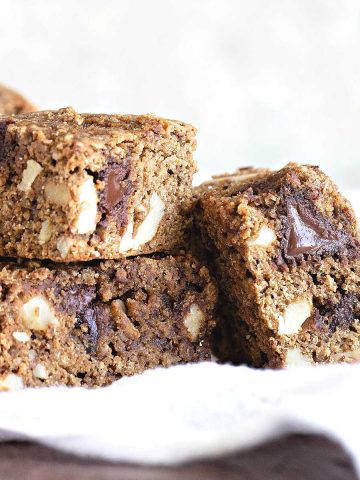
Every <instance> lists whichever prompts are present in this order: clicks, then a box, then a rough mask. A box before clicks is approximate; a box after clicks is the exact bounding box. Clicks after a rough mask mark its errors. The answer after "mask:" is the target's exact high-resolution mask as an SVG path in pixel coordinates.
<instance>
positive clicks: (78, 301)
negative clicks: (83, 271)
mask: <svg viewBox="0 0 360 480" xmlns="http://www.w3.org/2000/svg"><path fill="white" fill-rule="evenodd" d="M57 293H59V292H57ZM95 299H96V288H95V286H92V285H72V286H71V287H70V288H69V289H68V290H66V292H65V295H64V296H63V298H62V300H61V303H60V305H61V308H62V310H63V311H64V312H65V313H68V314H70V315H76V316H77V317H80V316H81V315H82V313H83V312H84V310H85V309H86V308H87V307H88V305H90V304H91V303H92V302H93V301H94V300H95Z"/></svg>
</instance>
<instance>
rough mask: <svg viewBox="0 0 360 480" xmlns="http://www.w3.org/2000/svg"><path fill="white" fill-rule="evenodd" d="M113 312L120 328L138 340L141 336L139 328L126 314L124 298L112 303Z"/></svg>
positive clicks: (128, 335) (129, 336)
mask: <svg viewBox="0 0 360 480" xmlns="http://www.w3.org/2000/svg"><path fill="white" fill-rule="evenodd" d="M110 310H111V314H112V316H113V318H114V320H115V322H116V324H117V325H118V327H119V329H120V330H121V331H122V332H123V333H124V334H125V335H126V336H127V337H128V338H130V339H133V340H137V339H138V338H140V332H139V330H138V329H137V328H136V327H135V326H134V324H133V323H132V322H131V320H130V318H129V317H128V316H127V315H126V306H125V303H124V302H123V301H122V300H114V301H112V302H111V305H110Z"/></svg>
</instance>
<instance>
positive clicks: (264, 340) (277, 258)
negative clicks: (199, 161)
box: [195, 164, 360, 367]
mask: <svg viewBox="0 0 360 480" xmlns="http://www.w3.org/2000/svg"><path fill="white" fill-rule="evenodd" d="M196 194H197V197H198V200H197V204H196V209H195V214H196V219H197V228H198V229H199V230H200V232H201V235H202V239H203V242H204V243H205V245H206V246H207V249H208V250H209V252H210V256H211V258H212V259H213V265H214V269H215V271H216V275H217V277H218V281H219V286H220V288H221V290H222V307H221V311H222V314H223V316H224V318H223V320H222V321H221V322H220V323H219V330H218V332H217V336H216V338H217V344H216V347H217V354H218V356H219V357H220V358H222V359H224V360H232V361H234V362H236V363H241V362H247V363H250V364H252V365H254V366H258V367H262V366H269V367H284V366H290V365H294V364H314V363H322V362H341V361H354V360H360V260H359V258H360V257H359V254H360V249H359V235H358V230H357V224H356V219H355V216H354V212H353V210H352V208H351V206H350V204H349V203H348V201H347V200H345V199H344V198H343V197H342V196H341V194H340V193H339V192H338V190H337V188H336V186H335V185H334V183H333V182H332V181H331V180H330V179H329V178H328V177H327V176H326V175H325V174H324V173H323V172H322V171H321V170H320V169H319V168H317V167H315V166H309V165H297V164H289V165H287V166H286V167H285V168H283V169H281V170H279V171H275V172H272V171H269V170H265V169H262V170H260V169H259V170H258V169H251V168H247V169H240V170H239V171H237V172H236V173H235V174H233V175H225V176H222V177H218V178H215V179H214V180H213V181H212V182H209V183H207V184H204V185H202V186H201V187H199V188H198V189H197V192H196Z"/></svg>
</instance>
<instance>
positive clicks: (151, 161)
mask: <svg viewBox="0 0 360 480" xmlns="http://www.w3.org/2000/svg"><path fill="white" fill-rule="evenodd" d="M195 133H196V132H195V129H194V128H193V127H192V126H190V125H187V124H185V123H182V122H177V121H170V120H164V119H160V118H156V117H154V116H148V115H145V116H125V115H90V114H78V113H76V112H75V111H74V110H72V109H71V108H66V109H61V110H59V111H47V112H34V113H24V114H18V115H12V116H0V185H1V187H0V199H1V210H0V224H1V232H0V255H1V256H2V257H3V258H4V257H6V258H7V260H2V261H1V262H2V265H1V270H0V295H1V299H0V325H1V330H0V346H1V350H0V378H1V383H0V385H1V388H2V389H5V390H8V389H10V390H11V389H17V388H21V387H23V386H39V385H44V384H45V385H52V384H67V385H88V386H98V385H104V384H108V383H110V382H111V381H113V380H115V379H117V378H119V377H121V376H123V375H132V374H135V373H139V372H141V371H143V370H144V369H147V368H151V367H155V366H157V365H163V366H169V365H172V364H176V363H180V362H195V361H199V360H206V359H209V357H210V335H211V331H212V329H213V327H214V324H215V305H216V297H217V293H216V287H215V285H214V283H213V282H212V280H211V278H210V275H209V272H208V270H207V268H206V267H205V266H203V265H202V264H201V263H199V261H198V260H196V259H195V258H194V257H193V256H191V255H190V254H189V253H185V250H184V249H183V247H184V236H185V231H186V229H187V228H188V227H189V223H190V221H191V220H190V207H191V196H192V192H191V184H192V176H193V173H194V172H195V170H196V164H195V162H194V160H193V156H192V154H193V150H194V148H195ZM9 258H11V259H12V260H9Z"/></svg>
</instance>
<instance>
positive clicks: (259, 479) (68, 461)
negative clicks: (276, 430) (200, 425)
mask: <svg viewBox="0 0 360 480" xmlns="http://www.w3.org/2000/svg"><path fill="white" fill-rule="evenodd" d="M220 478H221V480H235V479H237V480H264V479H266V480H285V479H286V480H356V479H357V478H358V477H357V476H356V474H355V472H354V468H353V466H352V462H351V460H350V459H349V456H348V455H347V454H346V453H345V452H344V450H342V449H341V448H340V447H339V446H338V445H336V444H335V443H332V442H330V441H329V440H327V439H325V438H322V437H311V436H305V435H292V436H288V437H285V438H283V439H280V440H277V441H274V442H270V443H267V444H265V445H262V446H260V447H257V448H255V449H252V450H248V451H245V452H242V453H238V454H235V455H232V456H229V457H224V458H221V459H217V460H215V459H214V460H208V461H202V462H197V463H194V464H190V465H184V466H178V467H172V468H170V467H138V466H131V465H124V464H116V463H107V462H101V461H96V460H88V459H86V460H85V459H78V458H75V457H72V456H70V455H64V454H62V453H59V452H56V451H52V450H49V449H47V448H44V447H40V446H37V445H33V444H26V443H6V444H3V445H2V446H0V479H1V480H47V479H49V480H60V479H61V480H65V479H74V480H75V479H76V480H95V479H96V480H115V479H119V480H180V479H181V480H218V479H220Z"/></svg>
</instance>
